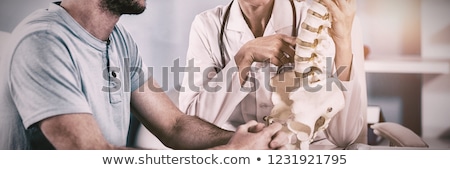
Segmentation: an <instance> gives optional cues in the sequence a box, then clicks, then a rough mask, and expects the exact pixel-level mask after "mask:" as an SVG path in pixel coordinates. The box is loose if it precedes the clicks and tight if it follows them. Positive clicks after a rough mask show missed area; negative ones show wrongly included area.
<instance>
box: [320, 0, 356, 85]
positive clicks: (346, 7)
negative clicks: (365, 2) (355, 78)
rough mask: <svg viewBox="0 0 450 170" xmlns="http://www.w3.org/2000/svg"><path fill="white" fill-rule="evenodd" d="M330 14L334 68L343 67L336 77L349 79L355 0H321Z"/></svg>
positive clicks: (343, 79) (342, 79)
mask: <svg viewBox="0 0 450 170" xmlns="http://www.w3.org/2000/svg"><path fill="white" fill-rule="evenodd" d="M322 2H323V3H324V4H325V6H326V7H327V8H328V11H329V12H330V16H331V29H329V32H330V36H331V38H332V39H333V41H334V43H335V44H336V58H335V63H336V68H349V69H344V71H342V72H341V73H340V74H339V75H338V77H339V79H340V80H341V81H348V80H349V79H350V72H351V68H352V67H351V65H352V60H353V51H352V37H351V36H352V27H353V20H354V18H355V14H356V6H357V5H356V0H322Z"/></svg>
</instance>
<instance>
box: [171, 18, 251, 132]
mask: <svg viewBox="0 0 450 170" xmlns="http://www.w3.org/2000/svg"><path fill="white" fill-rule="evenodd" d="M203 18H205V16H203ZM206 22H210V21H206V19H202V17H201V16H196V18H195V19H194V21H193V23H192V26H191V32H190V36H189V47H188V52H187V56H186V64H187V67H186V68H187V70H186V71H185V73H184V78H183V83H182V89H181V91H180V95H179V108H180V110H181V111H182V112H185V113H186V114H188V115H195V116H198V117H200V118H202V119H204V120H206V121H209V122H212V123H214V124H216V125H219V126H221V125H223V123H225V121H226V120H227V119H228V118H229V117H230V115H231V113H232V112H233V110H234V109H235V108H236V107H237V106H238V104H239V103H240V102H241V100H242V99H243V98H244V97H245V96H246V95H247V94H248V93H249V91H248V90H245V88H244V87H245V84H244V86H241V84H240V80H239V73H238V69H237V66H236V63H235V61H234V59H231V60H229V62H228V63H227V64H226V65H225V67H224V68H223V69H221V71H219V72H218V73H217V72H216V70H215V69H214V68H216V67H218V68H221V67H220V64H218V63H220V62H221V58H220V52H217V49H218V41H217V40H218V38H217V37H218V35H219V34H218V31H214V29H216V30H217V28H212V27H213V25H214V24H211V23H206ZM205 23H206V24H205ZM218 27H220V25H219V26H218ZM214 34H215V35H214ZM214 50H216V51H214ZM214 52H215V53H214ZM217 54H218V55H217Z"/></svg>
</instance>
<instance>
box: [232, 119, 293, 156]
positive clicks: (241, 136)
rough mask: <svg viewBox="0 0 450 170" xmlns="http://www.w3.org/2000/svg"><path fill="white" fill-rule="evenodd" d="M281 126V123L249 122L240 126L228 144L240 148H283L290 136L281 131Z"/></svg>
mask: <svg viewBox="0 0 450 170" xmlns="http://www.w3.org/2000/svg"><path fill="white" fill-rule="evenodd" d="M281 127H282V126H281V124H279V123H274V124H271V125H270V126H267V127H264V124H262V123H257V122H256V121H250V122H247V123H246V124H244V125H241V126H239V128H238V129H237V130H236V133H235V135H234V136H233V137H232V138H231V139H230V141H229V143H228V145H229V146H231V147H232V148H233V149H240V150H255V149H256V150H262V149H282V148H283V146H284V145H286V144H287V142H288V138H287V135H286V134H284V133H283V132H281V131H280V130H281Z"/></svg>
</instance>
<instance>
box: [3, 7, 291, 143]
mask: <svg viewBox="0 0 450 170" xmlns="http://www.w3.org/2000/svg"><path fill="white" fill-rule="evenodd" d="M145 8H146V2H145V0H64V1H62V2H56V3H51V4H50V6H49V8H48V9H45V10H44V9H43V10H39V11H36V12H34V13H33V14H31V15H30V16H29V17H27V18H26V19H25V20H24V21H22V22H21V24H19V26H18V27H17V28H16V29H15V31H14V32H13V34H12V39H13V40H11V45H12V46H11V47H12V48H10V52H9V54H10V55H7V56H6V58H4V59H2V67H1V69H2V70H0V71H2V72H1V73H0V74H1V77H0V93H1V95H0V126H1V127H0V149H122V148H125V146H126V138H127V132H128V128H129V118H130V115H129V114H130V112H132V113H134V114H135V116H136V117H137V118H138V119H139V120H140V121H141V122H142V123H143V125H144V126H145V127H146V128H147V129H148V130H150V131H151V132H152V133H153V134H155V135H156V136H157V137H158V138H159V139H160V140H161V141H162V142H163V143H164V144H165V145H166V146H168V147H170V148H173V149H279V148H280V147H282V146H284V144H286V142H287V137H286V136H284V135H283V134H281V133H278V130H279V129H281V125H279V124H274V125H271V126H269V127H264V125H262V124H258V123H256V122H249V123H247V124H245V125H242V126H241V127H240V128H239V130H238V131H237V132H235V133H234V132H229V131H225V130H222V129H220V128H218V127H216V126H214V125H212V124H209V123H207V122H205V121H202V120H200V119H198V118H196V117H191V116H187V115H185V114H183V113H181V112H180V111H179V110H178V108H176V106H175V105H174V104H173V103H172V102H171V101H170V99H169V98H168V97H167V96H166V95H165V93H164V92H163V91H162V90H160V88H159V87H158V85H157V84H156V83H154V81H153V80H152V78H151V76H149V75H148V72H147V68H146V66H145V64H144V63H143V61H142V58H141V57H140V56H139V52H138V48H137V46H136V44H135V42H134V41H133V39H132V37H131V36H130V34H129V33H128V32H127V31H126V30H124V28H123V27H122V26H120V25H117V22H118V20H119V18H120V16H121V15H123V14H139V13H142V12H143V11H144V10H145Z"/></svg>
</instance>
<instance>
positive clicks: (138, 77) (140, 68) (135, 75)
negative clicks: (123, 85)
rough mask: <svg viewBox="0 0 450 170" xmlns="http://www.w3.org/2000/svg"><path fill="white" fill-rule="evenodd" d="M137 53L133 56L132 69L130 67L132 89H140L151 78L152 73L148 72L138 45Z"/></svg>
mask: <svg viewBox="0 0 450 170" xmlns="http://www.w3.org/2000/svg"><path fill="white" fill-rule="evenodd" d="M136 51H137V55H135V56H133V57H134V58H133V59H132V60H131V61H132V62H131V69H130V76H131V77H130V79H131V91H132V92H133V91H134V90H136V89H138V88H139V87H141V86H142V85H143V84H144V83H145V82H146V81H147V80H148V78H149V76H150V73H149V72H148V68H147V66H146V65H145V63H144V62H143V60H142V57H141V56H140V54H139V52H138V50H137V47H136Z"/></svg>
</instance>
